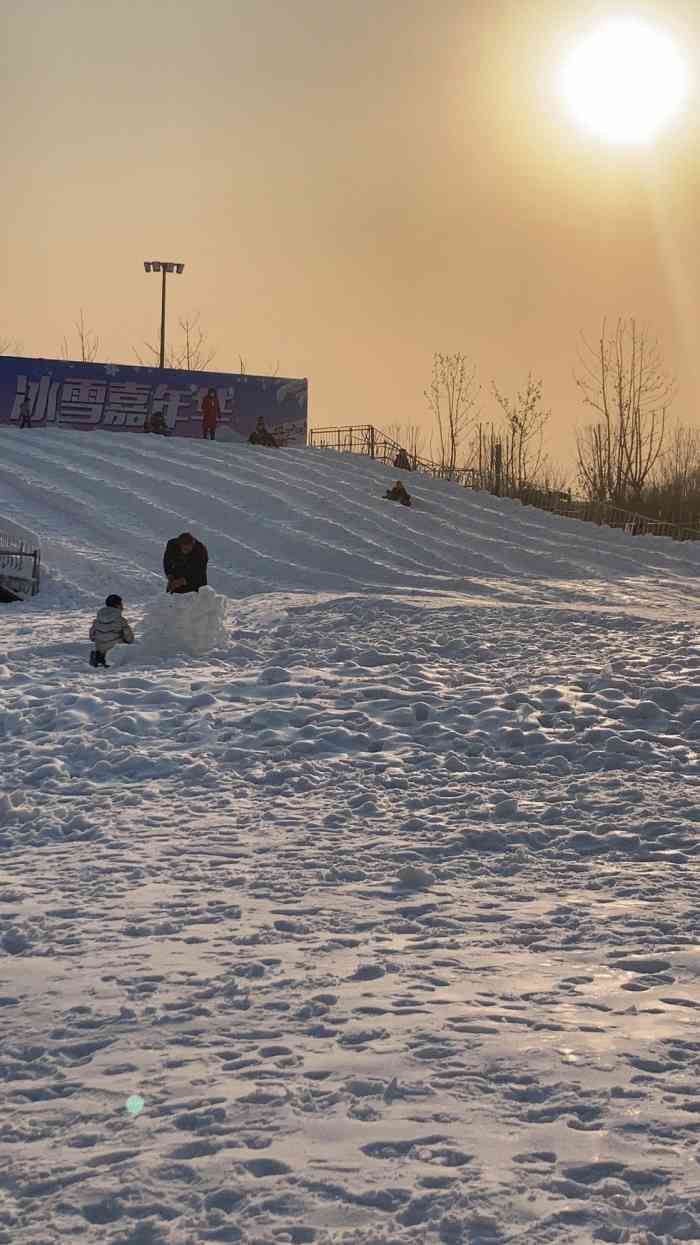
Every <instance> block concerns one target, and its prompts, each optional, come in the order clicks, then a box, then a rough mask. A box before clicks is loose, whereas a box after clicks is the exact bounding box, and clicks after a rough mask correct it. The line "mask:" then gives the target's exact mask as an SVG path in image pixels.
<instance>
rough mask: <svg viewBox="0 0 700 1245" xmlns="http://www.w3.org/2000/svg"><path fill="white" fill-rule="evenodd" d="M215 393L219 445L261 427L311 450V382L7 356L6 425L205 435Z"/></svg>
mask: <svg viewBox="0 0 700 1245" xmlns="http://www.w3.org/2000/svg"><path fill="white" fill-rule="evenodd" d="M211 389H213V390H214V391H215V393H216V397H217V400H218V415H217V425H216V437H217V440H221V441H241V442H242V441H247V440H248V438H249V437H250V434H251V433H252V432H253V430H254V429H256V427H257V429H258V431H260V430H261V429H264V430H265V431H266V432H268V433H271V434H272V436H273V437H274V439H275V441H276V442H277V444H278V445H280V446H284V445H306V421H307V405H308V382H307V381H306V380H290V379H282V378H281V377H279V376H246V375H244V374H243V375H239V374H238V373H231V372H185V371H180V370H178V369H174V368H164V369H161V368H154V367H131V366H130V365H129V366H121V365H120V364H114V363H68V362H65V361H64V360H60V359H19V358H11V357H9V356H6V357H0V425H8V424H9V425H14V426H15V427H17V426H21V425H22V424H24V425H25V426H26V425H27V423H29V426H31V427H32V428H35V427H36V428H44V427H62V428H77V429H80V430H83V431H86V432H89V431H93V430H94V429H96V428H103V429H105V430H107V431H113V432H160V433H162V434H163V435H165V436H176V437H201V436H202V435H203V427H204V418H205V417H204V416H203V415H202V403H203V402H204V399H205V397H206V396H207V394H208V393H209V391H210V390H211ZM210 405H211V404H209V406H210ZM260 421H262V423H260Z"/></svg>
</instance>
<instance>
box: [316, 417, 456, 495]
mask: <svg viewBox="0 0 700 1245" xmlns="http://www.w3.org/2000/svg"><path fill="white" fill-rule="evenodd" d="M309 445H312V446H314V447H315V448H316V449H324V450H338V452H339V453H341V454H367V455H369V457H370V458H373V459H375V461H376V462H380V463H386V464H389V463H391V464H392V466H395V467H396V468H397V470H404V471H422V472H424V473H425V474H426V475H431V476H434V477H435V478H436V479H440V480H452V481H454V482H455V483H456V484H463V485H464V486H465V488H479V487H480V483H479V482H478V481H479V472H478V471H475V470H474V469H473V468H472V467H455V468H454V469H452V470H450V469H449V468H448V467H442V466H441V465H440V464H439V463H434V462H431V461H430V459H428V458H420V457H419V456H418V455H417V454H410V453H409V452H408V450H406V449H405V448H404V447H403V446H402V445H400V444H399V442H398V441H394V439H393V437H389V436H387V434H386V433H385V432H382V430H381V428H375V427H374V425H373V424H353V425H351V426H349V427H347V428H312V429H311V431H310V432H309ZM399 454H404V455H405V456H406V464H407V465H406V466H404V467H401V466H400V464H399V463H396V462H395V461H394V460H395V459H396V457H397V456H398V455H399Z"/></svg>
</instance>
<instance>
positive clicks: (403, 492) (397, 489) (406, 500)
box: [384, 480, 411, 506]
mask: <svg viewBox="0 0 700 1245" xmlns="http://www.w3.org/2000/svg"><path fill="white" fill-rule="evenodd" d="M384 496H385V497H386V498H387V500H388V501H400V502H401V505H402V506H410V504H411V494H410V493H409V492H408V490H407V489H405V488H404V486H403V484H402V483H401V481H400V480H397V481H396V483H395V484H392V486H391V488H388V489H387V491H386V493H385V494H384Z"/></svg>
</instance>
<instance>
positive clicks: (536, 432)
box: [492, 372, 552, 489]
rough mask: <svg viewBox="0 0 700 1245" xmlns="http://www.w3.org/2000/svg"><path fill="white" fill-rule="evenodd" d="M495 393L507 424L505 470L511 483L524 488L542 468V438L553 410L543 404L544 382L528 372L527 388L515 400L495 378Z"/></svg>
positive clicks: (517, 487) (521, 390) (515, 486)
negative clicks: (497, 383)
mask: <svg viewBox="0 0 700 1245" xmlns="http://www.w3.org/2000/svg"><path fill="white" fill-rule="evenodd" d="M492 388H493V393H494V397H495V399H496V401H497V402H498V405H499V406H500V408H501V410H502V411H503V418H504V421H505V425H506V434H505V438H504V447H503V448H504V462H503V472H504V476H505V479H506V481H507V482H508V484H509V485H510V486H511V487H512V488H515V489H522V488H524V487H525V486H526V485H527V484H528V483H530V484H532V483H533V481H534V480H535V479H536V477H537V476H538V475H539V472H540V468H541V467H542V462H543V454H542V438H543V432H544V426H545V424H546V423H547V420H548V419H549V417H550V415H551V413H552V412H551V411H549V410H544V408H543V406H542V381H541V380H540V379H539V378H538V377H536V376H533V375H532V372H528V376H527V382H526V385H525V388H524V389H520V390H518V393H517V394H516V396H515V399H514V400H511V399H510V398H509V397H507V396H506V395H505V394H503V393H501V391H500V389H498V388H497V386H496V383H495V381H492Z"/></svg>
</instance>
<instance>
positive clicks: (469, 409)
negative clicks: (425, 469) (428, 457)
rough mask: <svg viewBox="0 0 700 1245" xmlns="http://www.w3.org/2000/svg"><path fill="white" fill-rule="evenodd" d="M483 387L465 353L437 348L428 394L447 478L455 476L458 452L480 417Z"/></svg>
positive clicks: (442, 465)
mask: <svg viewBox="0 0 700 1245" xmlns="http://www.w3.org/2000/svg"><path fill="white" fill-rule="evenodd" d="M480 389H481V386H480V385H479V383H478V381H477V379H476V366H473V367H471V368H469V369H468V368H467V360H466V355H463V354H461V353H459V352H458V353H457V354H440V353H439V352H437V351H436V353H435V354H434V355H433V376H432V380H431V382H430V386H429V388H428V389H426V390H425V397H426V399H427V402H428V407H429V409H430V411H431V414H432V415H433V417H434V419H435V423H436V425H437V432H438V437H439V441H440V468H441V470H442V471H443V472H444V473H445V475H446V476H447V477H448V478H449V477H451V476H452V475H454V472H455V469H456V466H457V455H458V453H459V451H460V450H461V449H462V447H463V445H464V442H465V440H466V439H467V438H468V436H469V432H470V430H471V428H472V426H473V424H474V423H475V421H476V419H477V416H478V407H477V403H478V398H479V392H480Z"/></svg>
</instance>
